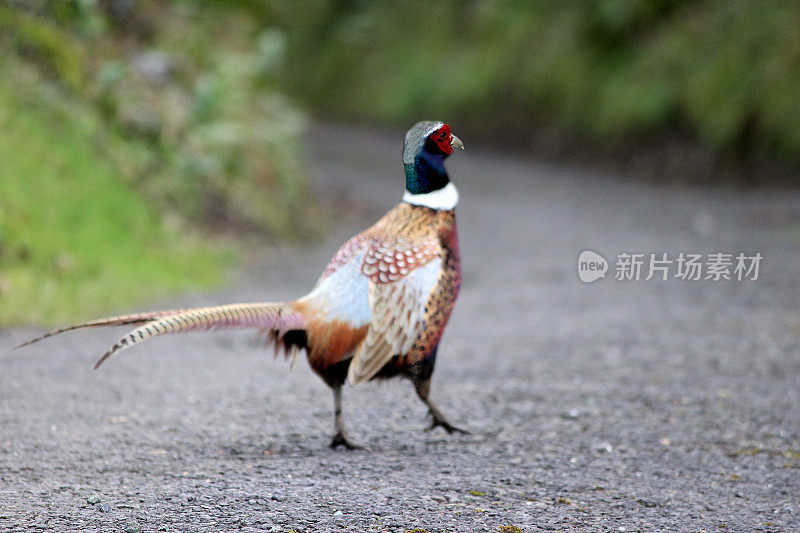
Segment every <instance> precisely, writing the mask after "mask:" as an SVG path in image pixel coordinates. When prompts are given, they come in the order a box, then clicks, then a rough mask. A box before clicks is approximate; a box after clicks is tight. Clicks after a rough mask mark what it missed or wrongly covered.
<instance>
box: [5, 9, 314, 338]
mask: <svg viewBox="0 0 800 533" xmlns="http://www.w3.org/2000/svg"><path fill="white" fill-rule="evenodd" d="M263 14H264V13H262V15H263ZM264 27H265V26H264V25H263V19H262V18H259V19H258V20H257V21H256V20H255V19H254V17H253V16H252V14H251V13H250V12H249V11H247V10H244V9H239V8H236V7H235V6H233V5H227V4H224V3H220V4H216V3H213V2H212V3H203V2H189V1H185V2H155V1H137V2H127V1H93V0H31V1H17V2H9V3H4V4H0V71H2V72H3V76H2V82H0V124H2V125H1V126H0V324H2V325H4V326H6V325H10V324H15V323H21V322H31V321H36V322H45V323H54V322H63V321H65V320H68V319H75V318H76V317H78V316H80V317H83V318H90V317H92V316H94V314H96V313H98V312H106V311H111V310H118V309H121V308H122V307H123V306H129V305H131V304H132V303H133V302H137V301H142V300H145V299H151V298H154V297H155V296H158V295H163V294H164V293H165V292H170V291H176V290H182V289H189V288H197V287H207V286H209V285H210V284H213V283H217V282H219V280H220V279H221V277H222V273H223V271H224V266H225V265H227V264H230V263H231V260H232V257H233V254H232V253H231V245H229V244H226V243H223V242H222V240H221V239H219V238H217V237H216V235H218V234H225V235H227V236H228V237H230V236H238V235H242V234H243V233H246V234H257V235H264V234H269V235H274V236H301V235H304V234H306V232H307V230H308V226H307V225H306V224H304V223H303V222H302V221H303V220H304V217H303V215H304V213H305V212H306V209H307V203H306V202H307V198H306V195H305V194H304V187H305V176H304V173H303V168H302V166H301V165H300V164H299V149H298V146H299V144H298V139H299V136H300V134H301V133H302V130H303V127H304V122H305V119H304V116H303V114H302V113H301V112H299V111H298V110H297V109H296V108H295V107H294V106H292V105H291V103H290V102H289V101H288V100H287V98H286V97H284V96H283V95H282V94H281V93H280V92H279V91H278V90H277V89H276V85H277V82H276V72H275V69H276V68H277V66H278V65H279V64H280V62H281V57H282V54H283V47H284V44H285V39H284V37H283V34H282V32H281V31H280V30H269V29H267V30H266V31H265V30H264V29H263V28H264Z"/></svg>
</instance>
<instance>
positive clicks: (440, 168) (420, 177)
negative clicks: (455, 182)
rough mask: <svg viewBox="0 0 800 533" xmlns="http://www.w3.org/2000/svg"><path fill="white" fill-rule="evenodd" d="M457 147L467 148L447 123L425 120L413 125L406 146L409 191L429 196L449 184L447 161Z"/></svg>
mask: <svg viewBox="0 0 800 533" xmlns="http://www.w3.org/2000/svg"><path fill="white" fill-rule="evenodd" d="M456 147H458V148H461V149H462V150H463V149H464V145H463V144H462V142H461V140H460V139H459V138H458V137H456V136H455V135H453V134H452V133H450V126H448V125H447V124H445V123H444V122H437V121H433V120H425V121H423V122H417V123H416V124H414V126H413V127H412V128H411V129H410V130H408V133H406V140H405V143H403V165H404V166H405V169H406V190H407V191H408V192H410V193H411V194H427V193H429V192H433V191H437V190H439V189H441V188H442V187H444V186H445V185H447V184H448V183H449V182H450V179H449V178H448V176H447V171H446V170H445V169H444V160H445V158H446V157H447V156H449V155H450V154H452V153H453V148H456Z"/></svg>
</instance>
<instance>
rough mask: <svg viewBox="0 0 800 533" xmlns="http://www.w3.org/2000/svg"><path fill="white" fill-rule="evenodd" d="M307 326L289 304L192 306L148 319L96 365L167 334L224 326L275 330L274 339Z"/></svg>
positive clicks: (115, 345)
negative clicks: (191, 307)
mask: <svg viewBox="0 0 800 533" xmlns="http://www.w3.org/2000/svg"><path fill="white" fill-rule="evenodd" d="M304 327H305V320H304V319H303V316H302V314H300V313H299V312H298V311H297V310H295V309H294V307H293V305H292V304H290V303H289V304H287V303H252V304H230V305H221V306H218V307H201V308H197V309H189V310H186V311H181V312H178V313H175V314H171V315H167V316H164V317H161V318H158V319H156V320H153V321H150V322H147V323H145V324H144V325H142V326H139V327H138V328H136V329H134V330H133V331H131V332H130V333H128V334H127V335H125V336H124V337H122V338H121V339H120V340H118V341H117V342H116V344H114V346H112V347H111V348H110V349H109V350H108V351H107V352H106V353H104V354H103V356H102V357H101V358H100V359H98V361H97V363H95V365H94V367H95V368H97V367H99V366H100V365H101V364H103V362H104V361H105V360H106V359H108V358H109V357H111V356H112V355H114V354H115V353H117V352H118V351H120V350H122V349H123V348H128V347H130V346H133V345H134V344H137V343H140V342H142V341H145V340H147V339H150V338H152V337H158V336H159V335H166V334H167V333H183V332H186V331H196V330H209V329H225V328H259V329H260V330H262V331H264V332H273V333H272V337H273V339H274V340H280V339H282V338H283V336H284V334H285V333H286V332H287V331H292V330H302V329H304Z"/></svg>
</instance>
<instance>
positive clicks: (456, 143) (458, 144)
mask: <svg viewBox="0 0 800 533" xmlns="http://www.w3.org/2000/svg"><path fill="white" fill-rule="evenodd" d="M450 137H451V139H450V146H452V147H453V148H461V149H462V150H463V149H464V143H462V142H461V139H459V138H458V137H456V136H455V135H452V134H451V135H450Z"/></svg>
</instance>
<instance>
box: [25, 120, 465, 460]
mask: <svg viewBox="0 0 800 533" xmlns="http://www.w3.org/2000/svg"><path fill="white" fill-rule="evenodd" d="M455 147H458V148H461V149H463V148H464V145H463V144H462V142H461V140H460V139H459V138H458V137H456V136H455V135H453V134H452V133H451V132H450V126H449V125H447V124H444V123H442V122H434V121H424V122H419V123H417V124H415V125H414V126H413V127H412V128H411V129H410V130H409V131H408V133H406V136H405V142H404V144H403V164H404V166H405V177H406V190H405V194H404V195H403V199H402V202H401V203H400V204H398V205H397V206H395V207H394V208H393V209H391V210H390V211H389V212H388V213H386V215H384V216H383V218H381V219H380V220H379V221H378V222H377V223H375V224H374V225H373V226H372V227H370V228H369V229H367V230H365V231H363V232H362V233H359V234H358V235H356V236H355V237H353V238H351V239H350V240H349V241H347V242H346V243H345V244H344V245H343V246H342V247H341V248H340V249H339V251H338V252H337V253H336V255H334V257H333V259H332V260H331V261H330V263H329V264H328V266H327V267H326V268H325V270H324V272H323V273H322V276H321V277H320V278H319V281H317V284H316V285H315V286H314V288H313V289H312V290H311V292H310V293H308V294H307V295H305V296H303V297H302V298H300V299H298V300H296V301H293V302H285V303H244V304H230V305H221V306H218V307H203V308H197V309H176V310H170V311H155V312H148V313H138V314H129V315H122V316H116V317H111V318H103V319H99V320H94V321H91V322H86V323H83V324H78V325H75V326H71V327H67V328H63V329H60V330H57V331H52V332H50V333H46V334H44V335H42V336H40V337H37V338H35V339H32V340H30V341H28V342H25V343H23V344H21V345H20V346H18V347H22V346H26V345H28V344H31V343H33V342H37V341H40V340H42V339H44V338H47V337H50V336H52V335H55V334H58V333H63V332H65V331H71V330H76V329H80V328H91V327H99V326H121V325H128V326H138V327H136V328H135V329H133V330H132V331H131V332H130V333H128V334H127V335H125V336H124V337H122V338H121V339H119V340H118V341H117V342H116V343H115V344H114V345H113V346H112V347H111V348H110V349H109V350H108V351H107V352H106V353H105V354H103V356H102V357H101V358H100V359H99V360H98V361H97V363H96V364H95V366H94V367H95V369H96V368H97V367H99V366H100V365H101V364H102V363H103V362H104V361H105V360H106V359H108V358H109V357H111V356H112V355H114V354H115V353H117V352H118V351H120V350H122V349H124V348H129V347H131V346H133V345H134V344H137V343H140V342H142V341H144V340H147V339H150V338H153V337H157V336H160V335H165V334H168V333H179V332H187V331H195V330H209V329H221V328H256V329H258V330H259V332H260V333H261V334H263V335H264V336H265V337H266V338H267V340H269V341H270V342H271V343H272V344H273V345H274V348H275V354H276V355H277V354H278V353H280V352H283V353H284V355H285V356H286V357H287V358H291V359H292V360H294V358H295V357H297V355H298V353H299V352H300V351H304V352H305V353H306V356H307V359H308V363H309V365H310V366H311V368H312V369H313V371H314V372H315V373H316V374H318V375H319V376H320V377H321V378H322V380H323V381H325V383H326V384H327V385H328V386H329V387H330V388H331V389H332V390H333V404H334V429H335V435H334V437H333V440H332V441H331V443H330V446H331V447H332V448H336V447H337V446H340V445H343V446H345V447H346V448H348V449H354V448H360V447H361V446H358V445H356V444H355V443H354V442H353V441H352V440H351V439H350V437H348V435H347V432H346V431H345V428H344V424H343V421H342V403H341V400H342V396H341V391H342V386H343V385H344V383H345V382H346V381H348V382H350V383H352V384H358V383H363V382H366V381H369V380H373V379H382V378H389V377H393V376H405V377H407V378H409V379H410V380H411V382H412V383H413V385H414V388H415V390H416V393H417V395H418V396H419V398H420V399H421V400H422V401H423V402H424V403H425V404H426V405H427V407H428V409H429V411H430V415H431V416H432V418H433V422H432V424H431V425H430V428H429V429H433V428H435V427H437V426H440V427H442V428H444V429H445V430H446V431H447V432H448V433H453V432H461V433H467V432H466V431H464V430H462V429H459V428H457V427H456V426H453V425H452V424H450V422H448V421H447V419H446V418H445V416H444V415H443V414H442V412H441V411H440V410H439V409H438V408H437V407H436V405H435V404H434V403H433V401H431V398H430V389H431V386H430V383H431V375H432V373H433V369H434V364H435V362H436V352H437V349H438V346H439V340H440V339H441V337H442V333H443V332H444V329H445V326H446V325H447V321H448V319H449V317H450V312H451V311H452V309H453V305H454V304H455V301H456V297H457V296H458V291H459V287H460V284H461V261H460V257H459V251H458V235H457V233H456V219H455V207H456V204H457V202H458V192H457V190H456V188H455V186H454V185H453V184H452V183H451V182H450V180H449V177H448V175H447V171H446V170H445V168H444V160H445V158H447V157H448V156H449V155H450V154H451V153H452V152H453V149H454V148H455Z"/></svg>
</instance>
